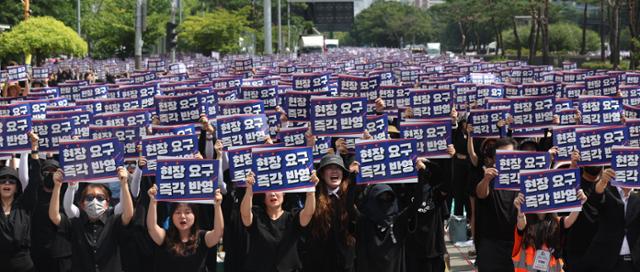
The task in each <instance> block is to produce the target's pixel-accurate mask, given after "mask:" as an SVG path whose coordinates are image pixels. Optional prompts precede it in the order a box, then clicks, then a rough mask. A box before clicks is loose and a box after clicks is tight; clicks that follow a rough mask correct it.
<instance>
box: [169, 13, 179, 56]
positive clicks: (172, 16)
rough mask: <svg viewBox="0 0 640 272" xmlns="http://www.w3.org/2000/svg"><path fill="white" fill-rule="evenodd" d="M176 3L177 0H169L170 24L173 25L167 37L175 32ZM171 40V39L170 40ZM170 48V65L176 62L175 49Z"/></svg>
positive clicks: (173, 47)
mask: <svg viewBox="0 0 640 272" xmlns="http://www.w3.org/2000/svg"><path fill="white" fill-rule="evenodd" d="M178 1H179V0H171V24H172V25H173V27H172V29H171V32H172V33H167V35H172V34H173V32H174V31H175V30H174V29H175V26H176V11H177V9H178ZM171 40H173V37H172V39H171ZM171 42H172V41H170V42H169V43H170V44H171ZM170 48H171V63H173V62H175V61H176V47H175V46H170Z"/></svg>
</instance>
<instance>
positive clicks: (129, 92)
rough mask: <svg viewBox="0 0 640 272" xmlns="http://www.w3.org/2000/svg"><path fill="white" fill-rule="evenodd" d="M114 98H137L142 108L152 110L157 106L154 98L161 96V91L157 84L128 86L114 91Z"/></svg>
mask: <svg viewBox="0 0 640 272" xmlns="http://www.w3.org/2000/svg"><path fill="white" fill-rule="evenodd" d="M114 94H115V96H114V98H137V99H138V105H139V106H140V107H141V108H151V107H154V106H155V100H154V96H156V95H159V94H160V90H158V88H156V85H155V84H148V85H127V86H122V87H120V88H118V89H116V90H115V91H114Z"/></svg>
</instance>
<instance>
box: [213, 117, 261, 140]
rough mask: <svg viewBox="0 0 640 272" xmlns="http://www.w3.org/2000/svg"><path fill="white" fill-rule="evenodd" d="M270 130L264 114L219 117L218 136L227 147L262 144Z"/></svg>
mask: <svg viewBox="0 0 640 272" xmlns="http://www.w3.org/2000/svg"><path fill="white" fill-rule="evenodd" d="M268 131H269V124H268V123H267V117H266V116H265V115H264V114H237V115H232V116H221V117H220V118H218V119H217V129H216V132H217V136H218V139H220V140H221V141H222V144H223V146H224V147H226V148H228V147H231V146H242V145H254V144H262V143H264V140H265V137H266V136H267V133H268Z"/></svg>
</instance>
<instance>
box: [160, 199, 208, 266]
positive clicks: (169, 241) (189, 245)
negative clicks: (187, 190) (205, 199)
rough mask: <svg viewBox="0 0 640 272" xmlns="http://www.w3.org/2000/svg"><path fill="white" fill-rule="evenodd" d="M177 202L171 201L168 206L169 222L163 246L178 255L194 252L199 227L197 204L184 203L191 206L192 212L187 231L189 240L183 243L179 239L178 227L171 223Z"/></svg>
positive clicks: (197, 243) (196, 245) (197, 241)
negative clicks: (190, 224)
mask: <svg viewBox="0 0 640 272" xmlns="http://www.w3.org/2000/svg"><path fill="white" fill-rule="evenodd" d="M178 205H180V204H179V203H171V206H170V209H169V210H170V213H169V216H170V218H171V219H170V220H169V221H170V222H169V230H168V231H167V236H166V238H165V240H166V241H165V246H166V247H167V249H168V250H169V252H171V253H173V254H175V255H178V256H188V255H191V254H194V253H195V252H196V249H197V248H198V245H199V243H201V241H199V239H198V232H199V231H200V227H199V226H198V205H197V204H193V203H185V205H187V206H189V208H191V212H192V213H193V215H194V216H193V225H192V226H191V229H190V231H189V240H188V241H187V242H186V243H183V242H182V240H181V239H180V232H179V231H178V228H176V226H175V225H174V224H173V213H174V212H175V211H176V209H177V208H178Z"/></svg>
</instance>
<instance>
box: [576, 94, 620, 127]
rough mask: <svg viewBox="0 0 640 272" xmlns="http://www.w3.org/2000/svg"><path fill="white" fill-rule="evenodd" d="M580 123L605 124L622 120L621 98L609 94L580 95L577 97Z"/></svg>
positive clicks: (617, 122) (618, 122)
mask: <svg viewBox="0 0 640 272" xmlns="http://www.w3.org/2000/svg"><path fill="white" fill-rule="evenodd" d="M578 103H579V105H580V108H579V109H580V113H581V114H582V122H581V123H582V124H585V125H592V124H593V125H606V124H620V123H621V122H622V110H623V108H622V99H621V98H615V97H609V96H581V97H580V98H579V99H578Z"/></svg>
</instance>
